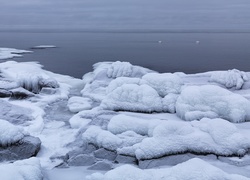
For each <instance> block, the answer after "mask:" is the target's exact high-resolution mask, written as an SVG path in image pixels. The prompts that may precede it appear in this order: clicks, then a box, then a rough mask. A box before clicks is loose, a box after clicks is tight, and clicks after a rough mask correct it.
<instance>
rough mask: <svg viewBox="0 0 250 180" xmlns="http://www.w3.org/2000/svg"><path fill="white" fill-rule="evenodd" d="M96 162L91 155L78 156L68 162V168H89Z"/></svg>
mask: <svg viewBox="0 0 250 180" xmlns="http://www.w3.org/2000/svg"><path fill="white" fill-rule="evenodd" d="M95 162H96V158H95V157H94V156H93V155H87V154H79V155H77V156H75V157H72V158H70V159H69V160H68V165H69V166H90V165H93V164H94V163H95Z"/></svg>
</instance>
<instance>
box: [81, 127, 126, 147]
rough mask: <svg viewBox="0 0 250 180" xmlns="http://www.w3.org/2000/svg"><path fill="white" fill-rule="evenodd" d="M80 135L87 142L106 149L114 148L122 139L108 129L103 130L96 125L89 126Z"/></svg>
mask: <svg viewBox="0 0 250 180" xmlns="http://www.w3.org/2000/svg"><path fill="white" fill-rule="evenodd" d="M82 137H83V139H84V140H86V141H87V142H88V143H92V144H94V145H97V146H98V147H104V148H106V149H108V150H116V149H117V148H118V147H119V146H120V145H121V144H122V140H121V139H120V138H119V137H117V136H115V135H114V134H112V133H111V132H109V131H106V130H103V129H101V128H100V127H98V126H90V127H89V128H88V129H87V130H86V131H85V132H84V133H83V134H82Z"/></svg>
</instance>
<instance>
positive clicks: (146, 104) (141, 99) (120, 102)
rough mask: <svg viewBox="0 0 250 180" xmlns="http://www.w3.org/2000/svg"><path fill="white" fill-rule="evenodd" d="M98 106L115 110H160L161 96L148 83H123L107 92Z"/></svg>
mask: <svg viewBox="0 0 250 180" xmlns="http://www.w3.org/2000/svg"><path fill="white" fill-rule="evenodd" d="M100 106H101V107H102V108H103V109H108V110H115V111H116V110H123V111H134V112H138V111H139V112H149V113H150V112H161V111H162V98H161V97H160V96H159V95H158V93H157V92H156V91H155V90H154V89H153V88H152V87H150V86H148V85H140V86H139V85H136V84H124V85H122V86H121V87H118V88H116V89H115V90H113V91H112V92H111V93H109V94H108V95H107V96H106V98H105V99H104V100H103V101H102V102H101V105H100Z"/></svg>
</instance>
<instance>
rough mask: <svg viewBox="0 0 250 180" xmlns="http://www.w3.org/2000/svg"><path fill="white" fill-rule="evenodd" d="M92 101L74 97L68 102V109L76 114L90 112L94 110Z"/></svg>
mask: <svg viewBox="0 0 250 180" xmlns="http://www.w3.org/2000/svg"><path fill="white" fill-rule="evenodd" d="M91 104H92V101H91V100H90V99H89V98H83V97H78V96H73V97H71V98H70V99H69V100H68V104H67V106H68V108H69V110H70V111H71V112H73V113H76V112H79V111H82V110H89V109H91V108H92V105H91Z"/></svg>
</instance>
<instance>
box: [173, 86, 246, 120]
mask: <svg viewBox="0 0 250 180" xmlns="http://www.w3.org/2000/svg"><path fill="white" fill-rule="evenodd" d="M176 112H177V115H178V116H179V117H180V118H182V119H184V120H187V121H191V120H197V119H201V118H203V117H208V118H215V117H221V118H223V119H227V120H229V121H231V122H244V121H246V120H250V102H249V101H248V100H247V99H245V98H244V97H243V96H241V95H238V94H234V93H232V92H230V91H228V90H226V89H223V88H221V87H218V86H214V85H204V86H189V87H186V88H185V89H184V90H183V91H182V93H181V95H180V97H179V98H178V99H177V102H176Z"/></svg>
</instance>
